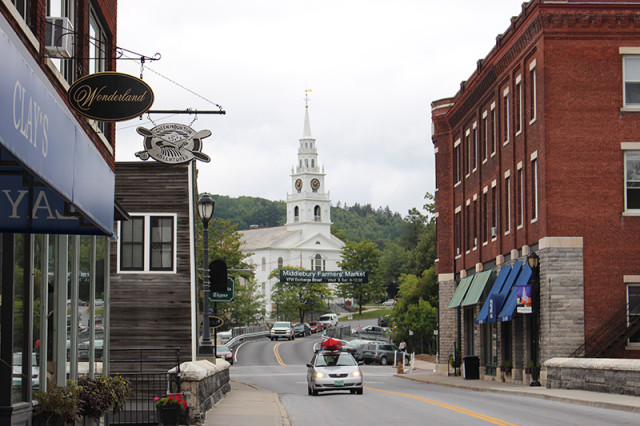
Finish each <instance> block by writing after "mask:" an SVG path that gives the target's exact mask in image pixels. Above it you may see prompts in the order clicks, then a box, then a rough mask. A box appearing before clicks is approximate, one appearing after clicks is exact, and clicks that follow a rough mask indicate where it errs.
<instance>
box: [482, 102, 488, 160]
mask: <svg viewBox="0 0 640 426" xmlns="http://www.w3.org/2000/svg"><path fill="white" fill-rule="evenodd" d="M482 151H483V152H482V162H483V163H484V162H485V161H487V159H488V158H489V114H488V112H487V111H485V112H483V113H482Z"/></svg>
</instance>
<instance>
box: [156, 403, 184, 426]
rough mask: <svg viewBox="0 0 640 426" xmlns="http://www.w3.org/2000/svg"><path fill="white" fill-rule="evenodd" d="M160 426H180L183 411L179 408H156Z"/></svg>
mask: <svg viewBox="0 0 640 426" xmlns="http://www.w3.org/2000/svg"><path fill="white" fill-rule="evenodd" d="M156 413H157V415H158V424H159V425H162V426H178V425H179V424H180V413H181V409H180V407H178V406H170V407H167V406H164V407H156Z"/></svg>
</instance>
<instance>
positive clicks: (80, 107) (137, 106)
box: [69, 71, 153, 121]
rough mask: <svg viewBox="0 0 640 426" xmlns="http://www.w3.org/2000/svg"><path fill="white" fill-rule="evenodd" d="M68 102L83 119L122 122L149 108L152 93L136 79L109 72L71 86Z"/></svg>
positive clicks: (151, 102) (90, 75)
mask: <svg viewBox="0 0 640 426" xmlns="http://www.w3.org/2000/svg"><path fill="white" fill-rule="evenodd" d="M69 102H70V103H71V106H72V107H73V109H75V110H76V111H78V112H79V113H80V114H82V115H84V116H85V117H89V118H92V119H94V120H100V121H125V120H130V119H132V118H134V117H139V116H140V115H142V114H144V113H145V112H147V111H148V110H149V108H151V105H153V91H152V90H151V87H149V85H148V84H147V83H145V82H144V81H143V80H140V79H139V78H138V77H134V76H132V75H129V74H123V73H119V72H112V71H106V72H98V73H95V74H89V75H87V76H85V77H82V78H80V79H78V80H77V81H76V82H75V83H73V85H71V87H70V88H69Z"/></svg>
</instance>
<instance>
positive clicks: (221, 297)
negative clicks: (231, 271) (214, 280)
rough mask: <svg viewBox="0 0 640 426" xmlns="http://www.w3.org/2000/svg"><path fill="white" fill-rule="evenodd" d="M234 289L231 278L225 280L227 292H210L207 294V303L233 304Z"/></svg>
mask: <svg viewBox="0 0 640 426" xmlns="http://www.w3.org/2000/svg"><path fill="white" fill-rule="evenodd" d="M233 289H234V280H233V278H231V277H228V278H227V291H222V292H220V291H210V292H209V301H210V302H233V297H234V293H233Z"/></svg>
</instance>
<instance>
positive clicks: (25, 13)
mask: <svg viewBox="0 0 640 426" xmlns="http://www.w3.org/2000/svg"><path fill="white" fill-rule="evenodd" d="M11 3H13V5H14V6H15V7H16V9H17V10H18V13H19V14H20V16H22V19H24V22H26V23H27V25H30V24H31V13H29V11H30V10H31V0H11Z"/></svg>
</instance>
